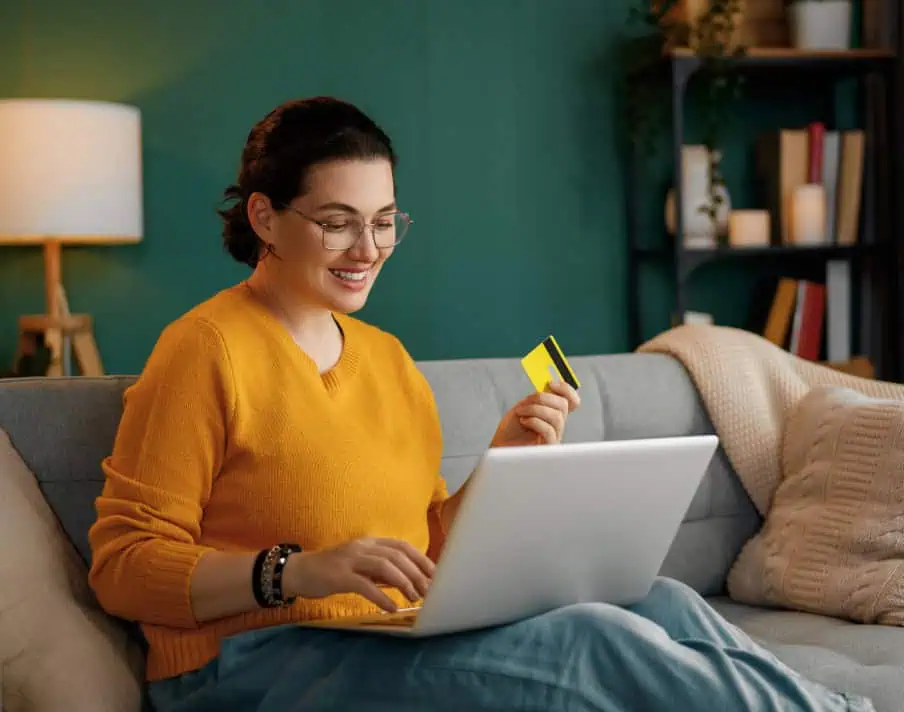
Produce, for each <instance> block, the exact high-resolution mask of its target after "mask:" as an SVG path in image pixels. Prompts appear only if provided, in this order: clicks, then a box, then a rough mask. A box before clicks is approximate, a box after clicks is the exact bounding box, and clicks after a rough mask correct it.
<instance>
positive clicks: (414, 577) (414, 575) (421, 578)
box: [380, 546, 430, 598]
mask: <svg viewBox="0 0 904 712" xmlns="http://www.w3.org/2000/svg"><path fill="white" fill-rule="evenodd" d="M380 555H382V556H385V557H386V558H387V559H389V560H390V561H391V562H392V563H393V564H394V565H395V567H396V568H397V569H398V570H399V571H401V572H402V574H403V575H404V576H405V578H407V579H408V580H409V581H410V582H411V583H412V584H413V586H414V588H415V590H416V591H417V593H418V598H423V597H424V596H426V595H427V589H428V588H430V579H429V578H428V577H427V575H426V574H424V572H423V571H421V570H420V568H418V565H417V564H416V563H414V562H413V561H412V560H411V559H410V558H409V557H408V554H407V553H406V552H404V551H402V550H400V549H393V548H392V547H388V546H387V547H383V549H382V550H381V551H380Z"/></svg>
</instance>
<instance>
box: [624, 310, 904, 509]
mask: <svg viewBox="0 0 904 712" xmlns="http://www.w3.org/2000/svg"><path fill="white" fill-rule="evenodd" d="M638 351H640V352H646V353H664V354H668V355H670V356H673V357H674V358H676V359H678V360H679V361H680V362H681V363H682V364H683V365H684V367H685V369H686V370H687V371H688V373H689V374H690V377H691V379H692V380H693V382H694V385H695V386H696V388H697V390H698V391H699V393H700V396H701V398H702V400H703V404H704V406H705V408H706V410H707V412H708V414H709V417H710V420H711V421H712V423H713V427H714V428H715V430H716V433H717V434H718V435H719V438H720V441H721V443H722V446H723V448H724V450H725V454H726V456H727V457H728V460H729V462H731V465H732V466H733V467H734V470H735V472H737V474H738V477H739V478H740V480H741V484H742V485H743V486H744V488H745V489H746V490H747V494H748V495H749V496H750V498H751V500H753V503H754V506H756V508H757V510H759V512H760V514H761V515H763V516H765V515H766V513H767V512H768V511H769V507H770V504H771V503H772V497H773V495H774V494H775V490H776V487H778V485H779V483H780V482H781V444H782V433H783V432H784V427H785V424H786V420H787V417H788V414H789V413H790V411H791V410H792V408H794V406H796V405H797V404H798V402H799V401H800V399H801V398H802V397H803V396H804V395H806V394H807V392H808V391H809V390H810V389H811V388H813V387H814V386H819V385H826V386H844V387H848V388H852V389H854V390H857V391H859V392H861V393H863V394H865V395H869V396H873V397H879V398H890V399H894V400H904V385H898V384H894V383H887V382H883V381H874V380H871V379H865V378H858V377H856V376H851V375H848V374H845V373H841V372H840V371H836V370H834V369H831V368H829V367H828V366H823V365H820V364H817V363H815V362H812V361H805V360H803V359H800V358H797V357H795V356H793V355H792V354H791V353H790V352H788V351H785V350H784V349H781V348H779V347H778V346H776V345H775V344H773V343H772V342H770V341H767V340H766V339H764V338H762V337H761V336H759V335H757V334H754V333H753V332H750V331H744V330H741V329H736V328H732V327H726V326H710V325H705V324H685V325H682V326H677V327H675V328H673V329H670V330H668V331H665V332H662V333H661V334H659V335H657V336H655V337H653V338H652V339H650V340H649V341H647V342H646V343H644V344H642V345H641V346H640V347H639V348H638Z"/></svg>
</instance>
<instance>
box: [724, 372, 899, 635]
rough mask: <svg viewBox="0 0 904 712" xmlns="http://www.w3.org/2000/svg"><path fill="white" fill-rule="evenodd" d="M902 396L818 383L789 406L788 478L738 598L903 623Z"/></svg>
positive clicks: (751, 554)
mask: <svg viewBox="0 0 904 712" xmlns="http://www.w3.org/2000/svg"><path fill="white" fill-rule="evenodd" d="M902 491H904V402H901V401H896V400H883V399H879V398H873V397H870V396H866V395H863V394H862V393H860V392H858V391H854V390H851V389H847V388H839V387H832V386H825V387H817V388H814V389H812V390H811V391H809V392H808V393H807V395H805V396H804V397H803V398H802V399H801V401H800V402H799V404H798V405H797V407H796V408H795V409H794V410H793V411H792V412H791V414H790V416H789V418H788V421H787V424H786V426H785V430H784V437H783V441H782V482H781V484H780V485H779V486H778V488H777V490H776V492H775V495H774V497H773V500H772V506H771V508H770V510H769V512H768V515H767V516H766V522H765V524H764V526H763V528H762V530H761V531H760V532H759V533H758V534H757V535H756V536H755V537H754V538H753V539H752V540H751V542H750V543H749V544H747V545H746V546H745V547H744V550H743V551H742V553H741V555H740V557H739V558H738V561H737V563H736V565H735V567H734V569H733V571H732V573H731V578H730V580H729V583H730V588H729V591H730V593H731V596H732V598H733V599H735V600H737V601H739V602H742V603H748V604H754V605H757V604H758V605H767V606H774V607H785V608H789V609H794V610H800V611H807V612H810V613H818V614H823V615H830V616H837V617H839V618H845V619H850V620H853V621H857V622H860V623H880V624H887V625H902V624H904V567H902V566H901V560H902V559H904V538H902V537H901V522H902V520H904V499H902V497H901V496H900V493H901V492H902Z"/></svg>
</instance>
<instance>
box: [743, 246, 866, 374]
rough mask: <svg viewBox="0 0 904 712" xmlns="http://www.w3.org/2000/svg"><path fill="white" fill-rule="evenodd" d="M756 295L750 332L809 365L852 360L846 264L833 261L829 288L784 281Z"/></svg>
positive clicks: (827, 282)
mask: <svg viewBox="0 0 904 712" xmlns="http://www.w3.org/2000/svg"><path fill="white" fill-rule="evenodd" d="M759 292H760V293H759V294H756V295H754V302H753V316H752V317H751V323H750V325H749V326H750V327H751V328H752V330H754V331H756V332H757V333H759V334H762V336H764V337H765V338H766V339H768V340H769V341H771V342H772V343H774V344H776V345H777V346H780V347H782V348H784V349H787V350H788V351H790V352H791V353H793V354H794V355H795V356H799V357H800V358H804V359H807V360H809V361H822V360H827V361H833V362H846V361H849V360H850V359H851V339H852V333H851V275H850V263H849V262H848V261H847V260H831V261H829V262H828V263H827V265H826V278H825V281H824V282H817V281H815V280H809V279H800V278H796V277H779V278H777V279H770V280H768V281H767V282H766V283H765V286H763V285H761V287H760V289H759Z"/></svg>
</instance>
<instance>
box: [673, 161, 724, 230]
mask: <svg viewBox="0 0 904 712" xmlns="http://www.w3.org/2000/svg"><path fill="white" fill-rule="evenodd" d="M681 152H682V155H683V163H684V170H683V175H682V180H681V198H682V200H681V202H682V213H683V218H684V235H683V242H684V246H685V247H714V246H715V245H716V242H717V238H718V237H721V236H724V235H726V234H728V224H729V217H730V216H731V196H730V195H729V193H728V189H727V188H726V187H725V186H724V185H717V186H716V188H715V191H714V193H715V194H716V195H718V196H719V197H720V198H721V202H720V204H719V206H718V209H717V211H716V218H715V220H713V218H712V217H711V216H710V214H709V206H710V203H711V197H710V176H711V171H712V167H713V165H716V166H718V164H719V162H720V161H721V154H720V153H719V152H718V151H714V152H713V153H712V155H710V151H709V149H707V147H706V146H683V147H682V149H681ZM675 207H676V206H675V189H674V188H671V189H670V190H669V192H668V195H667V196H666V201H665V224H666V228H667V230H668V231H669V234H670V235H672V236H675V235H676V233H677V231H678V228H677V223H678V217H677V214H676V210H675Z"/></svg>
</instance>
